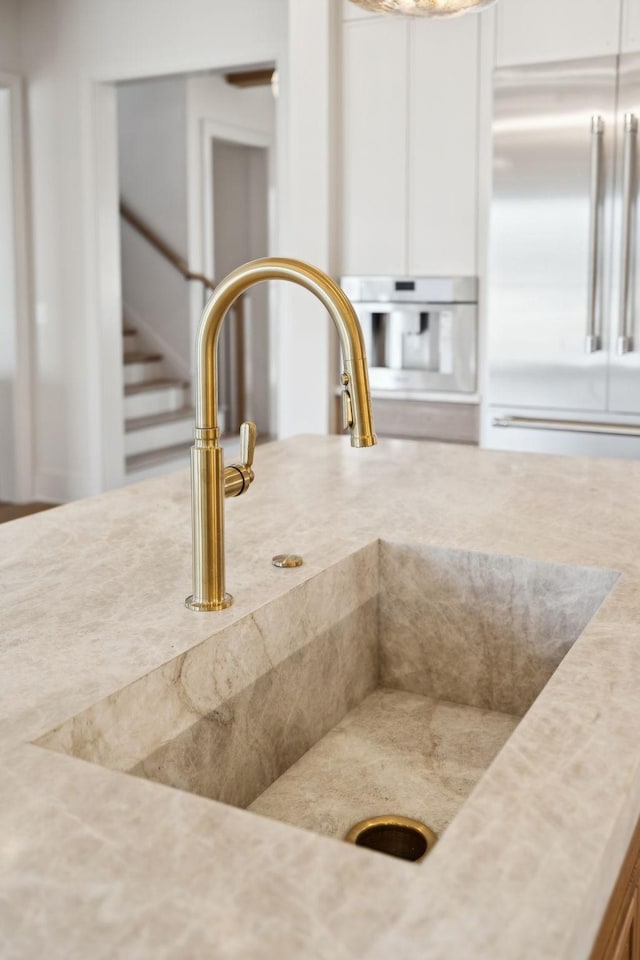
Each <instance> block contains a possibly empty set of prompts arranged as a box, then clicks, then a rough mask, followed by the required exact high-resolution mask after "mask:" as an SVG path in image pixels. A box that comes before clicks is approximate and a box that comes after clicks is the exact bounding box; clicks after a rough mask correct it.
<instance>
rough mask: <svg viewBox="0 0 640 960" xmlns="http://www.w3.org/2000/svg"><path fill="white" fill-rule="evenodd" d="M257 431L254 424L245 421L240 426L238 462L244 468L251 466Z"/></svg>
mask: <svg viewBox="0 0 640 960" xmlns="http://www.w3.org/2000/svg"><path fill="white" fill-rule="evenodd" d="M257 437H258V430H257V428H256V425H255V423H251V422H250V421H247V422H245V423H243V424H241V425H240V460H241V462H242V464H243V465H244V466H245V467H252V466H253V454H254V453H255V449H256V440H257Z"/></svg>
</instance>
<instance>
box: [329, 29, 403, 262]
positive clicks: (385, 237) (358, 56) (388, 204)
mask: <svg viewBox="0 0 640 960" xmlns="http://www.w3.org/2000/svg"><path fill="white" fill-rule="evenodd" d="M407 31H408V24H407V22H406V21H405V20H395V19H393V18H389V19H388V20H386V19H380V20H377V19H375V20H367V19H364V20H358V21H352V22H349V23H347V24H345V26H344V44H345V45H344V88H343V89H344V113H343V117H344V131H343V157H344V165H343V170H344V180H343V211H344V230H343V237H344V251H343V264H342V272H343V273H348V274H367V273H373V274H403V273H405V271H406V261H407V258H406V233H407V230H406V205H407V169H406V168H407V89H406V88H407V71H406V50H407Z"/></svg>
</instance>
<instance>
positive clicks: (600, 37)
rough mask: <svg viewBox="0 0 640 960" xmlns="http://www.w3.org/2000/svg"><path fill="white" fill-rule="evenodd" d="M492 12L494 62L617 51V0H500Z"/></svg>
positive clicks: (634, 1) (552, 58) (499, 64)
mask: <svg viewBox="0 0 640 960" xmlns="http://www.w3.org/2000/svg"><path fill="white" fill-rule="evenodd" d="M630 2H631V3H632V4H635V5H636V6H637V0H630ZM497 14H498V38H497V65H498V66H510V65H512V64H513V65H515V64H520V63H542V62H545V61H550V60H568V59H573V58H577V57H595V56H600V55H604V54H608V53H617V52H618V43H619V35H620V15H621V3H620V0H562V2H561V3H559V2H558V0H536V2H535V3H532V2H531V0H500V3H499V4H498V10H497Z"/></svg>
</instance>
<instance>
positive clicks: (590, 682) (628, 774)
mask: <svg viewBox="0 0 640 960" xmlns="http://www.w3.org/2000/svg"><path fill="white" fill-rule="evenodd" d="M258 454H259V456H258V457H257V459H256V465H255V470H256V476H257V479H256V482H255V484H254V485H253V486H252V489H251V491H250V492H249V493H248V495H247V496H246V497H242V498H240V499H238V500H237V501H229V502H227V504H226V535H227V551H226V552H227V579H228V584H227V589H228V590H229V591H230V592H231V593H232V594H234V596H235V605H234V606H232V607H231V608H229V609H228V610H225V611H223V612H222V613H218V614H195V613H192V612H191V611H189V610H186V609H185V608H184V606H183V603H184V597H185V596H186V594H188V593H189V592H190V559H191V547H190V508H189V479H188V475H187V472H186V471H182V472H179V473H176V474H174V475H172V476H170V477H166V478H159V479H157V480H151V481H148V482H146V483H143V484H140V485H138V486H132V487H128V488H126V489H123V490H119V491H115V492H113V493H110V494H107V495H104V496H101V497H97V498H94V499H91V500H87V501H83V502H80V503H75V504H70V505H68V506H65V507H62V508H59V509H57V510H53V511H49V512H46V513H43V514H40V515H37V516H33V517H29V518H27V519H25V520H20V521H16V522H14V523H8V524H4V525H3V526H2V528H1V529H0V590H1V595H2V604H1V605H0V678H1V679H0V684H1V697H0V711H1V715H2V717H1V722H0V955H1V956H3V957H7V958H11V960H13V958H32V957H34V956H46V957H47V958H64V960H75V958H83V960H84V958H86V957H88V956H89V957H113V956H117V957H124V958H128V957H131V958H133V957H136V958H146V957H149V958H152V957H153V958H154V960H156V958H164V957H167V958H169V957H171V958H175V957H176V956H185V957H189V958H191V957H194V958H198V957H205V956H206V957H211V956H216V957H221V958H224V960H227V958H242V960H246V958H247V957H251V958H252V960H262V958H265V960H266V958H269V960H272V958H274V957H279V956H282V957H289V956H295V957H296V958H314V960H315V958H324V957H326V958H331V960H335V958H339V960H342V958H355V957H371V958H381V960H382V958H385V960H388V958H389V957H396V956H397V957H402V958H403V960H412V958H420V960H422V958H424V957H426V956H428V957H429V958H430V960H432V958H433V960H440V958H442V960H445V958H446V960H450V958H451V957H456V958H457V957H467V956H473V957H474V960H478V958H479V960H513V958H514V957H517V958H518V960H533V958H541V957H544V958H551V957H552V958H554V960H565V958H566V960H574V958H586V957H588V955H589V951H590V947H591V944H592V942H593V939H594V936H595V933H596V931H597V928H598V926H599V923H600V919H601V917H602V915H603V913H604V910H605V908H606V904H607V901H608V896H609V892H610V890H611V888H612V886H613V883H614V880H615V877H616V876H617V873H618V870H619V868H620V865H621V863H622V860H623V858H624V854H625V851H626V847H627V845H628V843H629V840H630V837H631V834H632V832H633V828H634V826H635V823H636V821H637V819H638V815H639V813H640V744H639V743H638V737H637V730H638V729H639V728H640V697H639V696H638V690H639V689H640V657H639V651H640V600H639V597H640V550H639V549H638V537H637V536H636V534H635V532H634V531H635V530H636V527H640V464H636V463H630V462H628V461H605V460H592V459H586V458H584V459H583V458H561V457H551V456H542V455H526V454H513V453H502V452H492V451H481V450H476V449H473V448H468V447H455V446H449V445H439V444H430V443H412V442H406V441H381V443H380V444H379V446H378V447H376V448H372V449H370V450H352V449H351V448H350V447H349V445H348V440H347V439H346V438H339V437H313V438H311V437H309V438H304V439H301V438H295V439H292V440H288V441H283V442H279V443H275V444H272V445H266V446H264V447H261V448H260V449H259V451H258ZM622 493H623V494H624V496H623V495H622ZM378 539H380V540H382V541H384V542H387V543H392V544H393V543H397V544H406V543H411V544H418V545H421V547H429V548H437V549H442V550H445V551H448V550H460V551H463V552H467V553H469V554H474V553H476V554H483V555H496V556H497V557H498V556H499V557H501V558H503V560H504V558H505V557H511V558H516V559H518V558H519V559H521V560H523V561H526V562H527V563H529V562H536V563H537V562H539V563H544V564H561V565H569V566H574V567H580V568H582V569H583V570H584V569H589V568H592V569H590V570H589V574H588V576H593V577H595V578H596V579H597V578H599V577H601V576H604V577H608V576H610V573H607V572H606V571H616V572H619V573H620V577H619V579H618V580H617V581H616V582H615V584H613V586H612V588H611V591H610V593H609V595H608V596H607V598H606V599H605V600H604V602H603V603H602V605H601V606H600V607H599V608H598V609H597V610H596V611H595V613H594V616H593V618H592V619H591V620H590V621H589V622H588V623H586V626H585V627H584V630H583V632H582V633H581V634H580V635H579V636H578V638H577V639H575V642H574V643H573V645H572V646H571V647H570V649H569V650H568V652H567V653H566V656H564V659H563V660H562V662H561V663H560V666H559V667H558V668H557V669H556V670H555V672H553V674H552V675H551V678H550V680H549V681H548V683H547V684H546V686H545V687H544V689H543V690H542V693H541V694H540V696H538V697H537V699H536V700H535V702H534V703H533V705H532V706H531V708H530V709H529V710H528V712H527V713H526V714H525V716H524V717H523V718H522V720H521V721H520V723H519V725H518V726H517V728H516V730H515V731H514V733H513V735H512V736H511V737H510V738H509V739H508V741H507V742H506V744H505V745H504V747H503V748H502V750H501V751H500V753H499V754H498V756H497V757H496V759H495V760H494V761H493V763H492V764H491V765H490V767H489V769H488V770H487V771H486V773H485V774H484V775H483V776H482V777H481V779H480V781H479V782H478V783H477V785H476V787H475V789H474V790H473V793H472V795H471V797H470V798H469V800H468V801H467V802H466V803H465V804H464V805H463V807H462V808H461V810H460V812H459V813H458V814H457V816H455V818H454V819H453V821H452V822H451V823H450V825H449V827H448V828H447V830H446V832H445V834H444V836H443V838H442V839H441V840H440V842H439V843H438V844H437V846H436V848H435V850H434V852H433V853H432V854H431V855H430V856H429V857H428V858H427V860H426V861H425V863H424V864H423V865H422V866H421V867H420V868H419V869H415V868H414V865H412V864H405V863H401V862H395V861H393V860H391V859H389V858H383V857H381V856H380V855H379V854H375V853H373V852H370V851H367V850H360V849H354V848H353V847H351V846H348V845H346V844H342V843H337V842H335V841H331V840H328V839H326V838H323V837H321V836H318V835H316V834H313V833H311V832H309V831H306V830H300V829H297V828H295V827H292V826H288V825H285V824H282V823H279V822H277V821H275V820H270V819H267V818H264V817H258V816H256V815H254V814H252V813H250V812H247V811H244V810H240V809H237V808H235V807H233V806H229V805H226V804H221V803H219V802H216V801H213V800H210V799H207V798H204V797H199V796H195V795H193V794H190V793H186V792H183V791H182V790H174V789H171V788H169V787H167V786H165V785H163V784H159V783H153V782H150V781H147V780H144V779H142V778H137V777H131V776H128V775H126V774H124V773H122V772H120V771H119V770H111V769H106V768H104V767H101V766H98V765H97V764H94V763H86V762H83V761H82V760H79V759H77V758H76V757H73V756H67V755H65V754H64V753H59V752H54V751H53V750H50V749H44V748H43V747H42V746H35V745H33V741H35V740H38V739H40V738H42V737H44V736H45V735H47V734H49V733H50V732H51V731H54V730H59V729H60V730H61V729H62V728H63V727H64V726H65V724H66V722H67V721H69V720H70V718H75V717H78V716H79V715H81V714H83V713H84V712H85V711H89V712H91V710H95V709H96V707H97V705H98V704H103V705H105V709H106V705H107V704H109V703H110V704H111V707H113V708H114V709H115V705H116V703H117V700H118V697H119V696H120V695H123V691H125V690H126V689H128V688H129V687H132V686H133V685H135V684H136V683H138V682H140V681H141V680H142V678H145V677H148V676H150V675H151V674H154V673H156V672H158V671H159V674H158V678H160V677H163V676H165V675H163V673H162V671H161V669H160V668H162V667H163V665H165V664H166V665H168V664H170V663H172V662H173V665H174V666H175V662H176V659H177V658H179V657H181V656H183V655H185V657H186V655H190V652H191V651H194V660H193V663H194V669H195V673H196V675H197V673H198V670H197V668H195V665H196V664H197V663H198V662H199V660H198V658H199V656H200V655H201V654H199V653H197V652H196V651H197V649H198V648H202V649H203V650H204V649H209V650H212V649H216V647H217V644H218V642H219V644H220V651H221V655H222V659H221V661H220V662H221V664H224V666H221V670H220V674H219V675H218V674H217V673H215V676H216V682H218V678H219V683H220V684H221V685H224V684H231V688H232V689H235V690H236V691H241V690H242V689H244V687H243V684H244V680H243V679H242V678H243V674H244V671H245V670H246V669H247V662H248V661H250V662H251V663H253V664H254V665H255V662H256V660H257V659H259V658H260V657H261V656H262V653H261V652H260V646H259V644H260V641H256V643H257V646H258V649H257V650H256V651H255V654H250V653H248V652H246V653H245V648H244V647H243V646H242V644H240V643H239V645H238V646H236V645H235V643H233V642H232V641H231V640H230V639H229V637H230V634H228V635H227V639H225V636H224V634H225V631H226V630H227V628H228V627H230V626H231V625H234V624H237V623H239V621H241V620H243V619H244V618H247V617H249V618H250V617H251V615H252V614H257V612H259V611H260V610H262V609H263V608H265V609H266V608H268V607H270V606H271V602H272V601H274V600H278V598H283V600H282V602H283V603H284V604H285V605H287V604H288V600H287V599H286V596H287V594H289V592H290V591H291V589H292V587H296V586H298V585H302V584H305V583H307V582H308V581H311V580H313V579H314V578H315V577H316V576H317V575H319V574H321V573H322V572H323V571H326V570H327V569H328V568H329V567H331V566H332V565H336V564H338V563H339V562H340V560H341V559H342V558H345V559H348V558H349V557H351V556H352V555H353V554H354V553H355V552H356V551H358V550H360V549H362V548H365V552H366V548H367V547H368V546H369V545H370V544H371V543H372V542H373V541H375V540H378ZM282 552H296V553H301V554H302V555H303V556H304V557H305V564H304V565H303V566H302V567H300V568H297V569H294V570H287V571H282V570H277V569H276V568H273V567H271V564H270V559H271V557H272V556H273V555H274V554H277V553H282ZM503 560H502V561H500V562H503ZM483 562H484V561H483ZM596 571H597V572H596ZM602 571H605V573H602ZM318 579H320V578H319V577H318ZM583 582H584V581H583ZM556 586H557V580H556V578H552V581H550V582H549V583H548V587H549V589H551V590H552V592H553V589H554V588H555V587H556ZM336 589H338V588H337V587H336ZM545 589H547V588H546V587H545V585H544V583H543V582H542V581H539V580H538V581H536V583H535V591H536V592H537V593H541V592H542V591H544V590H545ZM586 593H587V595H588V596H587V598H586V601H585V602H586V607H588V606H589V604H592V606H593V605H594V599H593V597H594V595H593V591H591V590H590V589H588V590H587V591H586ZM572 596H574V599H573V600H572V601H571V604H573V607H572V609H574V610H576V609H578V607H579V606H580V604H579V603H578V602H577V601H576V600H575V593H574V594H572ZM323 602H324V603H326V608H327V615H329V611H330V609H331V606H332V604H333V602H334V601H333V595H330V596H328V597H327V598H326V600H325V601H323ZM471 602H472V603H473V597H471ZM555 602H556V601H555V600H554V602H553V603H554V604H555ZM320 606H321V607H322V604H320ZM552 606H553V604H552ZM275 610H277V607H276V608H274V610H272V613H273V616H274V626H277V621H278V619H279V615H278V617H277V616H276V613H275V612H274V611H275ZM583 613H584V610H583ZM302 615H303V614H302ZM581 615H582V614H581ZM585 615H586V614H585ZM587 619H588V616H587ZM239 635H240V634H238V637H239ZM269 635H270V636H275V637H278V631H277V630H273V631H272V630H269ZM528 636H530V637H531V638H533V637H534V636H535V632H532V633H530V634H528ZM253 637H254V640H255V638H256V635H255V634H253ZM282 643H283V640H282V639H281V636H280V638H279V639H278V640H277V644H278V646H280V645H281V644H282ZM292 644H293V647H292V653H293V655H295V653H294V652H293V651H294V648H295V640H293V639H292ZM247 645H248V647H250V646H251V635H249V637H248V638H247ZM534 646H535V644H534ZM551 647H552V650H551V659H553V658H554V657H555V658H559V657H561V655H562V652H563V649H562V648H561V646H560V647H558V646H556V645H553V644H552V645H551ZM545 657H546V654H545ZM543 659H544V658H543ZM264 663H265V667H266V668H268V664H269V661H268V656H267V654H266V651H265V654H264ZM171 669H173V667H172V668H171ZM500 669H501V668H500ZM167 670H170V668H169V667H167ZM480 675H481V674H479V676H480ZM165 679H166V676H165ZM194 683H195V689H196V692H197V697H196V699H197V698H198V697H199V696H200V695H201V694H202V693H203V690H202V688H201V687H198V683H197V682H195V681H194ZM483 684H485V686H484V687H483V689H485V688H486V689H489V686H488V684H486V683H485V681H482V683H479V686H483ZM162 689H163V690H165V689H166V688H165V687H163V688H162ZM149 692H151V688H149ZM204 694H205V695H207V696H208V695H209V691H208V690H207V688H206V685H205V689H204ZM114 696H115V697H116V700H115V701H110V698H112V697H114ZM483 696H484V694H483ZM134 699H135V698H134ZM123 702H124V701H123ZM164 702H165V698H164V694H163V696H162V697H159V698H158V699H157V700H156V699H154V697H153V696H149V698H148V700H145V711H144V712H145V718H146V719H145V721H144V723H142V725H141V732H140V735H141V736H142V734H143V733H144V731H145V728H146V730H147V733H148V732H149V731H155V730H158V729H164V728H163V724H164V723H165V719H164V718H163V716H161V714H162V711H163V709H164V708H163V707H162V706H161V703H164ZM520 706H521V708H522V709H524V708H525V706H526V698H522V699H521V701H520ZM167 709H169V708H167ZM171 709H173V708H171ZM518 709H520V708H518ZM108 715H109V714H108V712H107V713H106V714H105V716H108ZM111 716H113V715H111ZM65 735H66V734H65ZM145 735H146V734H145ZM154 735H155V734H154ZM115 740H116V741H117V737H116V738H115ZM134 746H135V745H134ZM99 749H102V747H100V748H99ZM136 756H137V753H136V750H135V749H132V750H131V753H130V755H129V760H132V759H133V760H134V761H135V762H137V761H136ZM129 768H130V767H129ZM425 905H428V909H427V908H425Z"/></svg>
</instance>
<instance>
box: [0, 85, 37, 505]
mask: <svg viewBox="0 0 640 960" xmlns="http://www.w3.org/2000/svg"><path fill="white" fill-rule="evenodd" d="M0 88H2V89H3V90H7V91H8V93H9V112H10V120H9V135H10V141H11V142H10V158H11V160H10V162H11V171H10V176H11V181H12V187H13V209H12V234H13V251H14V263H13V277H14V298H15V318H14V323H15V331H14V332H15V362H14V365H13V384H14V416H13V426H14V439H13V444H12V448H13V449H12V450H10V451H6V450H3V451H0V455H1V456H2V457H3V459H4V458H5V456H7V454H8V457H7V459H8V462H9V463H12V464H13V470H12V471H11V469H10V472H8V474H7V476H8V480H9V489H8V494H9V498H10V499H12V500H15V501H17V502H25V501H28V500H31V499H33V489H34V476H33V471H34V437H33V427H34V420H33V339H34V338H33V331H32V308H33V304H32V295H31V273H30V268H29V252H30V242H31V238H30V230H29V202H28V193H27V182H28V180H27V169H26V163H27V149H26V142H25V120H24V92H23V80H22V77H21V76H19V75H18V74H14V73H4V72H1V71H0ZM3 495H4V491H3Z"/></svg>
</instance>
